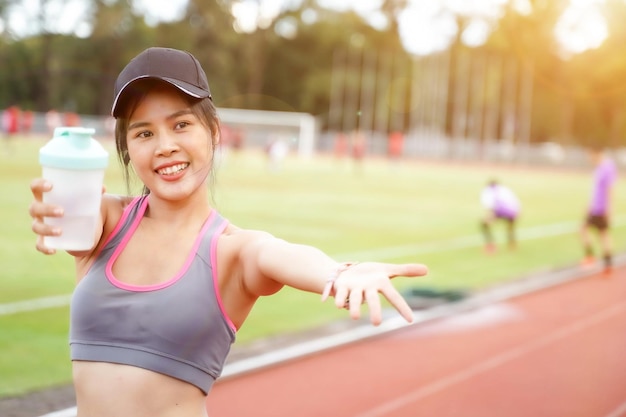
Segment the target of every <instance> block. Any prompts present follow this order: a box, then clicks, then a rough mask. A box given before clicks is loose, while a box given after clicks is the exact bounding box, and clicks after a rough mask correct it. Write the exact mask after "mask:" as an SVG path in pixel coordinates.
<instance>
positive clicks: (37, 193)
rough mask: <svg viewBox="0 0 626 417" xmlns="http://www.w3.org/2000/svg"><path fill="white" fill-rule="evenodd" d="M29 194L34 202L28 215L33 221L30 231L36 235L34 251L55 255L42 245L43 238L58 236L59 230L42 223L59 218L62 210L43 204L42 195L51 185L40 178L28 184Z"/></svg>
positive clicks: (52, 250)
mask: <svg viewBox="0 0 626 417" xmlns="http://www.w3.org/2000/svg"><path fill="white" fill-rule="evenodd" d="M30 189H31V192H32V193H33V197H34V198H35V200H34V201H33V202H32V203H31V205H30V207H29V209H28V213H29V214H30V216H31V217H32V219H33V222H32V225H31V229H32V231H33V232H34V233H35V234H37V235H38V236H37V241H36V244H35V247H36V249H37V250H38V251H39V252H41V253H44V254H47V255H51V254H54V253H56V251H55V250H54V249H52V248H49V247H47V246H46V245H44V236H59V235H60V234H61V229H59V228H58V227H55V226H51V225H49V224H46V223H45V222H44V218H45V217H61V216H63V209H62V208H61V207H59V206H55V205H52V204H47V203H44V202H43V193H45V192H47V191H50V190H51V189H52V184H51V183H50V182H48V181H46V180H44V179H42V178H38V179H35V180H33V181H32V182H31V184H30Z"/></svg>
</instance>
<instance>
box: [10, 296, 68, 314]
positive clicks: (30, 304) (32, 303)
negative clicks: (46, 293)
mask: <svg viewBox="0 0 626 417" xmlns="http://www.w3.org/2000/svg"><path fill="white" fill-rule="evenodd" d="M70 298H71V294H65V295H56V296H52V297H43V298H35V299H34V300H25V301H17V302H14V303H7V304H0V316H7V315H9V314H16V313H22V312H25V311H33V310H43V309H45V308H54V307H64V306H66V305H68V304H69V302H70Z"/></svg>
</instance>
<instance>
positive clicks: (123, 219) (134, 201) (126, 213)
mask: <svg viewBox="0 0 626 417" xmlns="http://www.w3.org/2000/svg"><path fill="white" fill-rule="evenodd" d="M140 198H141V196H139V197H135V198H133V199H132V200H131V202H130V203H129V204H128V205H127V206H126V207H124V211H123V212H122V217H121V218H120V219H119V220H118V221H117V224H116V225H115V227H114V228H113V230H112V231H111V233H109V236H107V239H106V240H105V241H104V243H103V244H102V246H100V249H98V253H96V256H94V257H93V259H97V258H98V256H100V253H101V252H102V251H103V250H104V248H106V246H107V245H108V244H109V242H110V241H111V239H113V238H114V237H115V235H116V234H117V233H118V232H119V230H120V229H121V228H122V226H124V223H125V222H126V219H127V218H128V216H129V215H130V211H131V210H132V208H133V207H134V206H135V205H136V204H137V202H138V201H139V199H140ZM92 266H93V262H92V263H91V265H90V266H89V268H88V270H87V273H89V271H90V270H91V267H92Z"/></svg>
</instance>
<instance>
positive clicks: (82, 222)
mask: <svg viewBox="0 0 626 417" xmlns="http://www.w3.org/2000/svg"><path fill="white" fill-rule="evenodd" d="M94 133H95V129H89V128H84V127H57V128H56V129H55V130H54V135H53V137H52V139H51V140H50V141H48V142H47V143H46V144H45V145H44V146H43V147H42V148H41V149H40V150H39V163H40V164H41V166H42V171H43V178H45V179H47V180H48V181H50V183H51V184H52V190H50V191H48V192H45V193H43V201H44V202H46V203H50V204H55V205H58V206H61V207H62V208H63V213H64V214H63V216H62V217H45V218H44V223H46V224H49V225H53V226H57V227H59V228H60V229H61V235H60V236H45V237H44V244H45V245H46V246H48V247H50V248H55V249H65V250H70V251H72V250H74V251H80V250H87V249H91V248H92V247H93V246H94V237H95V231H96V224H97V221H98V218H99V216H100V203H101V200H102V184H103V182H104V172H105V169H106V167H107V165H108V163H109V154H108V152H107V151H106V150H105V149H104V148H103V147H102V145H101V144H100V143H99V142H98V141H97V140H95V139H94V138H93V137H92V135H93V134H94Z"/></svg>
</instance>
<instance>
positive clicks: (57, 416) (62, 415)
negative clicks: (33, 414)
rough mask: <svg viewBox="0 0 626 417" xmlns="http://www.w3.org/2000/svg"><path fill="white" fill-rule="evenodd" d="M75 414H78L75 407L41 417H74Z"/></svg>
mask: <svg viewBox="0 0 626 417" xmlns="http://www.w3.org/2000/svg"><path fill="white" fill-rule="evenodd" d="M77 413H78V409H77V408H76V407H71V408H66V409H65V410H61V411H55V412H53V413H49V414H46V415H43V416H41V417H76V414H77Z"/></svg>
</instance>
